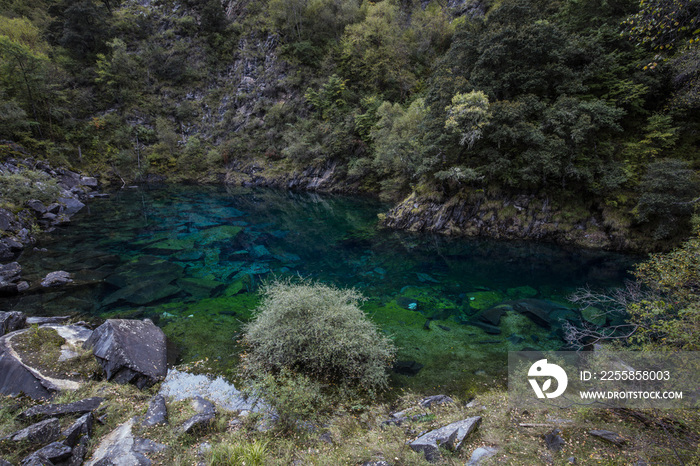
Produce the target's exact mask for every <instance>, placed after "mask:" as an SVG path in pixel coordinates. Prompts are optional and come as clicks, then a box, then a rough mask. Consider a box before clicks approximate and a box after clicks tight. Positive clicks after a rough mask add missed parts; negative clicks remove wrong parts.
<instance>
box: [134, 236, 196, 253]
mask: <svg viewBox="0 0 700 466" xmlns="http://www.w3.org/2000/svg"><path fill="white" fill-rule="evenodd" d="M192 249H194V241H193V240H192V239H190V238H168V239H166V240H163V241H159V242H157V243H155V244H151V245H149V246H147V247H146V248H144V250H145V251H148V252H153V253H156V254H174V253H177V252H181V251H190V250H192Z"/></svg>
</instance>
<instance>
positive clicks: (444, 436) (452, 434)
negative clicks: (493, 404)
mask: <svg viewBox="0 0 700 466" xmlns="http://www.w3.org/2000/svg"><path fill="white" fill-rule="evenodd" d="M479 424H481V416H474V417H470V418H467V419H463V420H461V421H457V422H453V423H452V424H448V425H446V426H444V427H441V428H439V429H436V430H433V431H430V432H428V433H427V434H424V435H422V436H420V437H418V438H417V439H416V440H414V441H413V442H411V443H410V444H409V446H410V447H411V449H412V450H413V451H416V452H423V454H424V455H425V459H426V460H428V461H430V462H436V461H438V460H439V459H440V447H443V448H447V449H448V450H450V451H459V449H460V448H461V447H462V443H463V442H464V439H466V438H467V436H468V435H469V434H471V433H472V432H473V431H474V430H476V428H477V427H478V426H479Z"/></svg>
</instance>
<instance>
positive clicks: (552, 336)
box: [0, 186, 633, 392]
mask: <svg viewBox="0 0 700 466" xmlns="http://www.w3.org/2000/svg"><path fill="white" fill-rule="evenodd" d="M88 207H89V209H88V210H87V211H85V212H83V213H81V214H79V215H78V216H76V217H75V219H74V221H73V223H72V224H71V225H69V226H67V227H65V228H62V229H59V230H57V231H55V232H54V233H52V234H51V235H47V236H45V237H44V238H43V239H42V241H41V242H40V244H38V245H37V246H38V247H39V248H42V249H43V248H46V250H45V251H42V250H34V251H27V252H26V253H25V255H24V256H23V257H22V259H21V262H22V264H23V268H24V276H25V277H26V279H28V280H29V281H30V282H31V283H38V282H39V281H40V279H41V277H43V276H44V275H45V274H46V273H48V272H51V271H54V270H66V271H68V272H71V273H73V274H74V277H75V283H74V285H73V286H70V287H68V288H62V289H52V290H48V291H47V290H38V291H37V292H34V293H30V294H28V295H24V296H23V297H21V298H14V299H11V300H10V299H8V300H4V301H0V308H13V309H15V310H21V311H24V312H26V313H28V314H35V315H36V314H42V315H46V314H66V313H83V314H89V315H91V316H100V317H131V318H145V317H148V318H151V319H152V320H153V321H154V322H156V323H157V324H158V325H160V326H161V327H162V328H163V330H164V331H165V332H166V334H167V335H168V337H169V338H170V339H171V340H172V341H173V342H175V343H176V345H177V346H179V347H180V350H181V359H182V360H184V361H192V360H198V359H203V358H209V363H210V365H211V366H212V367H214V368H215V369H217V370H220V371H222V372H226V371H228V370H231V369H232V368H233V367H234V366H235V362H236V357H237V350H238V349H237V346H236V338H237V336H238V332H239V331H240V325H241V323H242V322H245V321H246V320H248V319H249V318H250V315H251V310H252V309H253V308H254V307H255V305H256V303H257V295H256V293H255V289H256V287H257V286H258V284H259V283H260V282H261V280H264V279H267V278H271V277H274V276H282V277H283V276H289V275H292V276H296V275H301V276H304V277H311V278H313V279H317V280H323V281H325V282H329V283H334V284H336V285H338V286H354V287H357V288H359V289H360V290H361V291H362V292H363V294H364V295H365V296H366V297H367V298H368V301H367V302H366V303H365V310H366V311H367V313H368V314H369V315H370V316H371V317H372V318H373V319H374V320H375V321H376V322H377V323H378V324H379V325H380V326H381V327H382V330H383V331H385V332H387V333H389V334H390V335H392V336H393V337H394V339H395V341H396V343H397V344H398V345H399V347H400V351H399V359H400V360H401V362H400V363H399V364H398V365H397V367H396V373H395V374H394V376H393V377H394V384H395V386H397V387H409V388H413V389H419V390H425V391H431V392H434V391H435V390H436V389H445V390H466V389H479V388H480V387H489V386H491V385H493V381H494V379H497V380H502V378H503V376H504V375H505V366H506V363H505V361H506V353H507V351H508V350H520V349H556V348H560V347H561V346H562V344H563V342H562V340H561V338H560V337H561V323H562V322H564V321H565V320H569V321H572V322H576V321H580V320H581V319H583V318H585V317H584V316H582V314H581V313H580V312H579V310H577V309H572V308H571V306H570V305H569V304H568V303H566V301H565V297H566V296H567V295H568V294H569V293H571V292H572V291H573V290H574V289H575V288H577V287H580V286H584V285H589V286H592V287H596V288H602V287H611V286H617V285H619V284H621V283H622V281H623V279H624V278H626V270H627V269H628V268H629V266H630V265H631V264H632V263H633V259H632V258H630V257H627V256H623V255H617V254H610V253H605V252H601V251H588V250H577V249H563V248H560V247H557V246H553V245H550V244H541V243H534V242H498V241H490V240H478V239H452V238H445V237H440V236H434V235H419V234H412V233H408V232H396V231H388V230H379V229H377V228H376V223H377V214H378V213H379V212H382V211H384V210H386V208H387V206H386V205H382V204H380V203H378V202H376V201H373V200H369V199H357V198H349V197H336V196H320V195H316V194H309V193H290V192H279V191H273V190H257V189H256V190H249V189H241V188H235V189H226V188H224V187H189V186H169V187H158V188H152V187H145V188H141V189H131V190H123V191H120V192H118V193H115V194H114V195H113V196H112V197H111V198H110V199H105V200H94V201H92V202H91V203H90V204H89V206H88ZM588 314H590V313H588ZM588 314H587V315H588ZM588 318H590V316H588ZM499 383H500V382H499Z"/></svg>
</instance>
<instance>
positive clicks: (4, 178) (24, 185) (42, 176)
mask: <svg viewBox="0 0 700 466" xmlns="http://www.w3.org/2000/svg"><path fill="white" fill-rule="evenodd" d="M60 193H61V190H60V188H59V187H58V185H57V184H56V180H54V179H52V178H51V177H50V176H49V175H47V174H46V173H44V172H41V171H36V170H22V171H20V172H18V173H0V207H4V208H8V209H10V210H18V209H20V208H21V207H22V206H24V203H25V202H26V201H28V200H30V199H38V200H40V201H41V202H43V203H44V204H50V203H52V202H54V201H55V200H56V199H57V198H58V196H59V195H60Z"/></svg>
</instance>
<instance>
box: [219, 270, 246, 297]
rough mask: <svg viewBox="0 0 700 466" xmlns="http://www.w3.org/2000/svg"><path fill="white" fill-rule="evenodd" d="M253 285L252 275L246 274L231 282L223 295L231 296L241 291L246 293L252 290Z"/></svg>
mask: <svg viewBox="0 0 700 466" xmlns="http://www.w3.org/2000/svg"><path fill="white" fill-rule="evenodd" d="M252 287H253V277H251V276H250V275H244V276H243V277H241V278H240V279H238V280H236V281H235V282H233V283H231V284H230V285H229V286H228V287H226V289H225V290H224V292H223V296H226V297H231V296H235V295H237V294H239V293H245V292H247V291H250V290H251V288H252Z"/></svg>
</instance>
